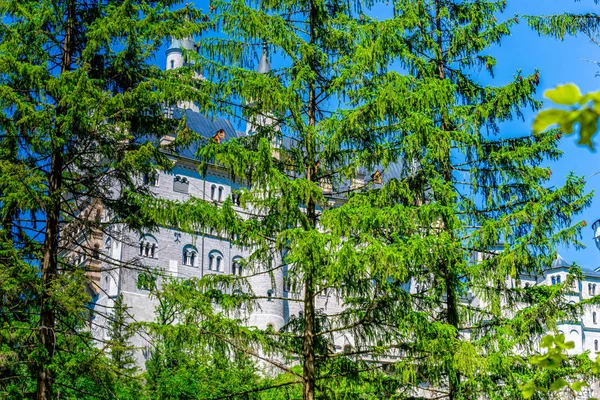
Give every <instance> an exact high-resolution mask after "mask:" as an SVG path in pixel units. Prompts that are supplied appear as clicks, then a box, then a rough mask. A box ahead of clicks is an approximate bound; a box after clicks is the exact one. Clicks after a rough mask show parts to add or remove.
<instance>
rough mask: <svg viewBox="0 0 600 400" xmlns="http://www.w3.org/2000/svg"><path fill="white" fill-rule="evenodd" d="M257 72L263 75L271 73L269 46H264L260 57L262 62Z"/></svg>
mask: <svg viewBox="0 0 600 400" xmlns="http://www.w3.org/2000/svg"><path fill="white" fill-rule="evenodd" d="M257 72H259V73H261V74H268V73H269V72H271V63H270V62H269V49H268V48H267V44H266V43H264V44H263V48H262V54H261V55H260V61H259V62H258V69H257Z"/></svg>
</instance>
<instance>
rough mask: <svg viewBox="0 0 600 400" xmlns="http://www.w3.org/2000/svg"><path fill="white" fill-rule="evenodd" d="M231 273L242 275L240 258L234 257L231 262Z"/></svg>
mask: <svg viewBox="0 0 600 400" xmlns="http://www.w3.org/2000/svg"><path fill="white" fill-rule="evenodd" d="M231 274H232V275H238V276H242V258H241V257H236V258H234V259H233V262H232V263H231Z"/></svg>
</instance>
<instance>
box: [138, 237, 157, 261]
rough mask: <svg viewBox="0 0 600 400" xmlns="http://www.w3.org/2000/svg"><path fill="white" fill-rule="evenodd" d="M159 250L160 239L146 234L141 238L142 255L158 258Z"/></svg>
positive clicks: (140, 249) (140, 252)
mask: <svg viewBox="0 0 600 400" xmlns="http://www.w3.org/2000/svg"><path fill="white" fill-rule="evenodd" d="M157 250H158V241H157V240H156V238H155V237H154V236H152V235H144V236H142V237H141V238H140V244H139V255H140V257H148V258H156V252H157Z"/></svg>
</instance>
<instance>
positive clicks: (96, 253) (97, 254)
mask: <svg viewBox="0 0 600 400" xmlns="http://www.w3.org/2000/svg"><path fill="white" fill-rule="evenodd" d="M92 256H93V257H94V259H95V260H98V259H100V245H99V244H98V243H96V244H95V245H94V252H93V253H92Z"/></svg>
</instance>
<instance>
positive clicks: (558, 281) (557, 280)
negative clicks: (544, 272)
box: [556, 275, 560, 284]
mask: <svg viewBox="0 0 600 400" xmlns="http://www.w3.org/2000/svg"><path fill="white" fill-rule="evenodd" d="M556 283H557V284H558V283H560V275H558V276H557V277H556Z"/></svg>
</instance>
